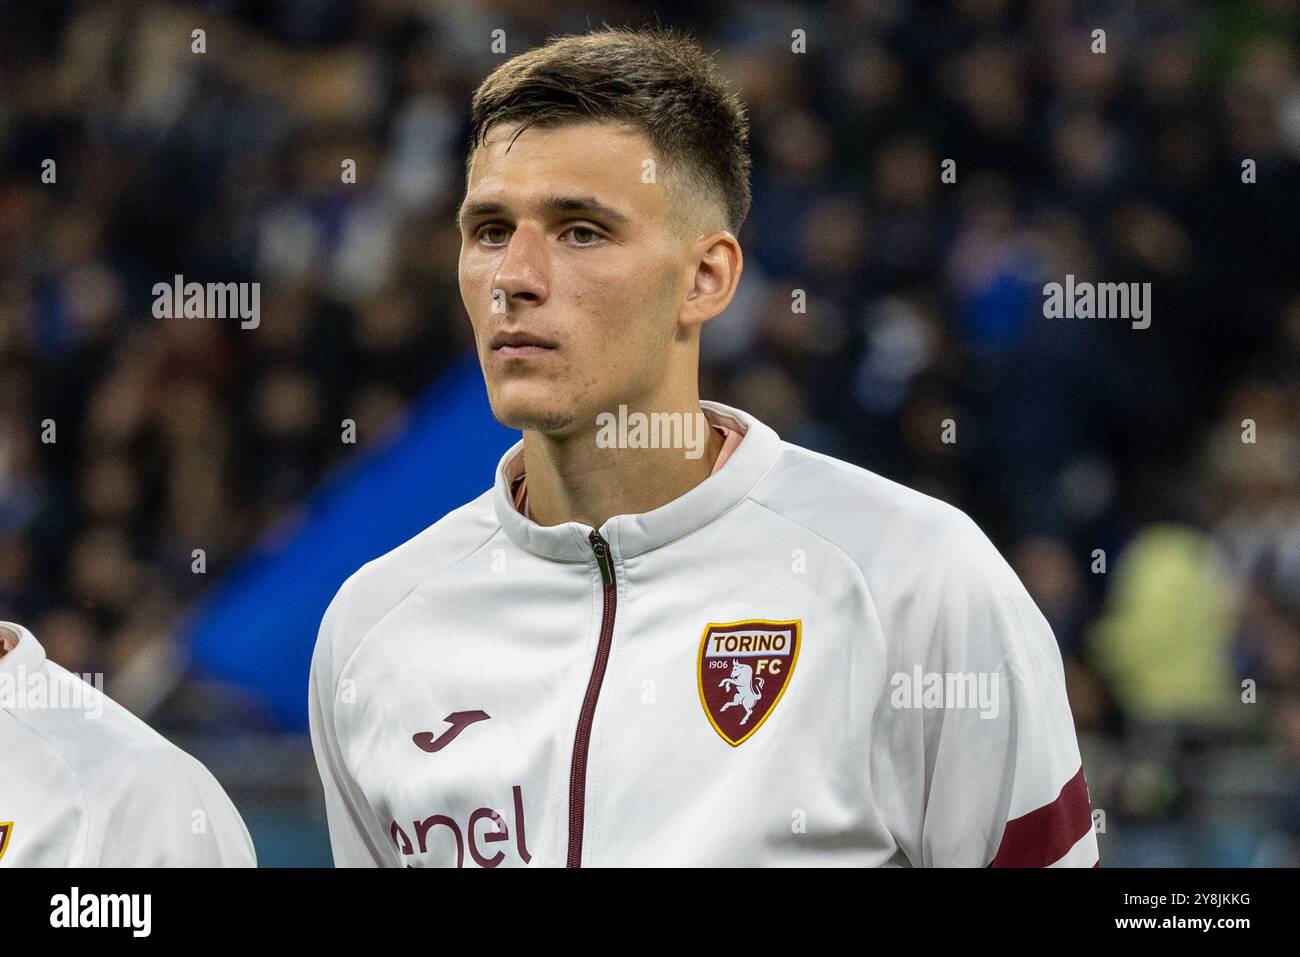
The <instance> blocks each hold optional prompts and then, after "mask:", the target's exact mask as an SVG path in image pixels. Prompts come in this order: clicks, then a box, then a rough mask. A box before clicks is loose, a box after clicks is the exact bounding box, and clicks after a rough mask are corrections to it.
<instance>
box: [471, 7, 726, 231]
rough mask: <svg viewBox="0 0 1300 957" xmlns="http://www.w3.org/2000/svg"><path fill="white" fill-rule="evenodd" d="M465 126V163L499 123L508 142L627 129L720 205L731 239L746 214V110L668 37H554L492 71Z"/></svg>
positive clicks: (667, 33)
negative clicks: (619, 125) (535, 135)
mask: <svg viewBox="0 0 1300 957" xmlns="http://www.w3.org/2000/svg"><path fill="white" fill-rule="evenodd" d="M470 118H471V125H470V143H469V156H470V159H472V157H473V155H474V151H475V150H476V149H477V148H478V147H479V146H481V145H482V144H483V141H484V139H485V138H486V136H487V132H488V129H489V128H490V127H491V126H493V125H494V124H497V123H503V122H504V123H519V124H520V126H519V129H517V130H516V131H515V133H514V135H513V136H512V138H511V139H512V142H513V138H514V136H518V135H519V134H520V133H522V132H523V131H524V129H526V128H527V127H529V126H531V125H534V124H537V125H539V126H541V127H549V126H557V125H560V124H562V123H565V122H573V121H579V120H613V121H622V122H630V123H633V124H635V125H637V126H638V127H640V128H641V129H642V130H643V131H644V132H645V134H646V137H647V138H648V139H649V140H650V143H651V145H652V146H653V147H654V149H655V152H656V153H657V154H658V157H659V159H660V161H661V162H662V163H665V164H667V165H669V166H671V167H672V168H673V169H675V170H676V171H678V172H679V173H680V175H681V176H682V177H683V178H684V179H685V180H686V181H687V182H688V183H690V184H692V185H693V186H695V187H697V188H700V189H702V190H703V191H705V192H706V193H708V194H710V195H711V196H712V197H714V198H716V199H717V201H718V202H719V203H720V205H721V208H722V210H723V212H724V214H725V215H726V218H727V227H728V228H729V229H730V230H731V231H732V233H739V231H740V227H741V224H742V223H744V221H745V217H746V216H747V215H748V213H749V203H750V192H749V171H750V158H749V120H748V117H747V116H746V114H745V108H744V105H743V104H742V103H741V102H740V99H739V97H737V96H736V95H735V94H734V93H733V92H731V90H730V89H729V88H728V86H727V84H726V82H725V81H724V80H723V78H722V76H721V74H720V73H719V72H718V70H717V68H716V67H715V66H714V64H713V62H712V61H711V59H710V58H709V57H708V56H706V55H705V54H704V52H703V51H702V50H701V49H700V48H699V46H697V45H696V44H695V42H694V41H693V40H691V39H690V38H689V37H687V36H686V35H684V34H681V33H678V32H676V31H674V30H672V29H670V28H667V27H661V26H655V27H645V28H641V29H624V28H613V27H606V28H604V29H601V30H597V31H595V32H593V33H588V34H583V35H578V36H562V37H553V38H551V39H550V40H548V41H547V42H546V43H545V44H544V45H543V46H540V47H537V48H535V49H532V50H529V51H527V52H525V53H520V54H518V55H517V56H514V57H512V58H510V59H509V60H507V61H506V62H505V63H503V64H501V66H499V67H497V68H496V69H495V70H493V71H492V73H491V74H490V75H489V76H488V78H487V79H485V80H484V81H483V82H482V84H480V86H479V88H478V89H477V90H476V91H475V93H474V98H473V101H472V103H471V106H470ZM466 163H467V170H468V163H469V159H467V161H466Z"/></svg>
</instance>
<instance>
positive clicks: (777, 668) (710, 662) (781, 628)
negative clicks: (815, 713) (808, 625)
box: [699, 619, 802, 747]
mask: <svg viewBox="0 0 1300 957" xmlns="http://www.w3.org/2000/svg"><path fill="white" fill-rule="evenodd" d="M801 627H802V623H801V620H800V619H795V620H794V621H766V620H752V621H727V622H710V623H709V624H708V626H707V627H705V629H704V638H703V639H701V641H700V662H699V683H700V703H701V704H702V705H704V713H705V714H707V715H708V716H709V723H710V724H712V725H713V729H714V730H715V731H717V732H718V734H720V735H722V740H724V741H726V742H727V743H728V744H730V745H731V746H733V747H735V746H736V745H738V744H740V743H742V742H743V741H745V740H747V739H748V738H749V736H750V735H751V734H753V733H754V732H755V731H757V730H758V729H759V726H760V725H762V723H763V722H764V721H766V720H767V716H768V715H769V714H771V713H772V709H773V708H775V707H776V703H777V702H778V701H780V700H781V695H782V694H784V693H785V689H786V686H787V685H788V684H789V683H790V675H791V674H793V673H794V665H795V662H796V661H798V659H799V638H800V631H801Z"/></svg>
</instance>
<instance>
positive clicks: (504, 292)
mask: <svg viewBox="0 0 1300 957" xmlns="http://www.w3.org/2000/svg"><path fill="white" fill-rule="evenodd" d="M492 294H493V297H494V298H504V299H505V300H507V301H508V302H541V301H542V300H544V299H545V298H546V242H545V237H544V235H543V234H542V232H541V230H539V229H534V228H532V227H526V226H522V225H521V226H519V227H518V228H516V229H515V231H514V233H512V234H511V236H510V242H509V243H508V244H507V246H506V254H505V256H504V257H502V259H501V265H500V266H499V267H498V268H497V274H496V276H495V278H494V281H493V284H492Z"/></svg>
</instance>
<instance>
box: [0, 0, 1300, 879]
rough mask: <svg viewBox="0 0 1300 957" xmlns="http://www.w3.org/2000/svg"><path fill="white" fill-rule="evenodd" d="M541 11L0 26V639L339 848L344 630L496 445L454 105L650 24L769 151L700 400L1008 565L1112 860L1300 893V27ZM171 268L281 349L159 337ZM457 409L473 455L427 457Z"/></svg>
mask: <svg viewBox="0 0 1300 957" xmlns="http://www.w3.org/2000/svg"><path fill="white" fill-rule="evenodd" d="M545 7H546V9H542V7H541V6H539V5H537V4H535V3H532V2H523V0H521V2H477V3H474V2H444V0H433V2H415V0H374V2H344V0H278V2H263V3H251V2H250V3H240V2H212V3H197V4H173V3H162V2H145V0H115V2H104V3H75V2H60V0H40V2H38V3H27V2H16V3H15V2H6V3H0V11H2V13H0V618H4V619H9V620H15V621H19V622H21V623H23V624H25V625H27V626H28V627H29V628H31V629H32V631H33V632H34V633H35V634H36V636H37V638H38V639H39V640H41V641H42V643H43V644H44V645H45V647H46V650H47V653H48V654H49V656H50V657H51V658H52V659H53V660H56V661H58V662H59V663H60V664H62V665H64V666H65V667H67V668H68V669H70V670H73V671H78V672H88V671H104V672H105V673H106V675H107V690H108V691H109V693H110V694H112V695H113V696H114V697H116V698H117V699H118V700H120V701H122V703H123V704H125V705H126V706H127V707H129V708H131V709H132V710H134V711H135V712H136V713H138V714H140V715H141V716H142V717H145V718H146V719H148V720H149V721H151V722H152V723H153V724H154V725H155V726H156V727H159V728H160V729H161V730H162V731H163V732H164V733H165V734H167V735H168V736H169V737H170V738H172V739H173V740H176V741H177V742H178V743H180V744H182V746H184V747H186V748H189V749H190V750H192V751H193V752H194V753H195V754H196V755H197V756H199V757H200V758H201V759H202V760H204V761H205V762H206V763H207V764H208V765H209V766H210V767H211V768H212V770H213V771H214V773H215V774H216V775H217V776H218V778H219V779H220V780H221V781H222V782H223V783H224V784H225V785H226V787H227V788H228V790H229V791H230V793H231V795H232V797H233V798H234V799H235V801H236V803H237V805H238V806H239V807H240V809H241V811H242V812H243V813H244V815H245V818H246V820H247V822H248V824H249V827H250V829H251V830H252V831H253V834H254V838H255V840H256V843H257V846H258V852H259V858H260V860H261V862H262V863H263V864H289V863H328V861H329V853H328V842H327V837H326V833H325V828H324V820H323V808H322V806H321V804H320V799H319V793H318V784H317V782H316V772H315V768H314V765H313V763H312V760H311V752H310V747H309V744H308V743H307V740H306V738H305V736H304V734H303V733H302V732H303V728H304V727H305V724H304V719H303V718H302V709H303V708H305V703H304V699H305V681H306V656H307V655H309V654H310V643H311V640H312V639H313V638H314V636H315V630H316V627H317V626H318V624H319V621H320V614H321V613H322V612H323V610H324V605H325V602H327V601H328V598H329V597H330V595H332V594H333V590H334V589H336V588H337V587H338V585H339V584H340V583H341V582H342V580H343V578H344V577H346V575H347V574H348V572H349V571H351V570H352V569H355V568H356V567H357V566H358V565H359V564H360V563H361V562H362V561H365V560H366V559H368V558H370V557H374V556H375V555H378V554H380V553H381V552H383V551H385V550H387V548H390V547H392V546H393V545H396V544H397V543H398V542H400V541H401V540H403V539H404V538H405V537H408V536H409V534H413V533H414V531H416V530H418V529H419V528H422V527H424V526H426V525H428V524H430V523H432V522H433V521H435V520H436V519H437V518H439V517H440V516H441V514H442V513H443V512H445V511H446V510H448V509H449V508H451V507H452V506H454V505H455V504H459V503H460V502H462V501H465V500H468V498H470V497H472V496H473V494H476V493H477V492H478V491H481V490H483V489H486V488H487V487H488V486H489V484H490V483H491V480H492V474H491V469H492V467H493V466H494V465H495V461H496V457H498V456H499V455H500V454H501V452H503V451H504V450H505V448H506V447H507V446H508V445H509V444H510V442H511V441H513V436H512V434H510V433H506V432H505V431H504V430H500V431H493V430H491V429H486V430H485V428H484V427H483V426H482V422H483V421H484V420H486V421H487V422H488V423H489V424H490V418H487V413H486V403H485V402H484V401H482V399H481V393H482V391H483V390H482V380H481V378H480V377H478V375H477V372H476V371H475V370H474V369H473V364H474V358H473V354H472V342H473V340H472V336H471V333H470V328H469V323H468V320H467V318H466V317H465V314H464V311H463V307H462V304H461V302H460V298H459V293H458V290H457V281H456V262H457V255H458V251H459V242H460V240H459V234H458V233H457V231H456V230H455V228H454V227H453V226H452V225H451V223H452V216H453V213H454V211H455V209H456V207H457V206H458V204H459V202H460V199H461V197H462V193H463V185H464V184H463V172H462V170H463V167H462V164H463V160H464V150H465V138H466V133H467V117H468V101H469V97H470V94H471V93H472V91H473V90H474V88H475V87H476V85H477V84H478V83H479V82H480V81H481V80H482V79H483V78H484V77H485V76H486V75H487V74H488V73H489V72H490V71H491V70H492V69H493V68H494V67H495V66H497V65H498V64H499V63H501V62H502V61H503V60H504V59H505V58H506V57H507V56H508V55H511V54H514V53H518V52H521V51H523V50H525V49H527V48H529V47H532V46H535V45H537V44H539V43H541V42H543V41H544V40H545V39H546V38H547V37H548V36H551V35H554V34H558V33H574V32H579V33H580V32H586V31H587V30H589V29H591V28H593V27H598V26H600V25H601V24H602V23H609V24H611V25H639V24H643V23H645V22H647V21H649V20H652V19H657V20H658V21H659V22H661V23H664V24H671V25H674V26H680V27H684V28H687V29H689V30H691V31H692V32H693V33H694V35H695V36H696V37H697V39H699V40H700V41H701V43H702V44H703V45H704V46H705V48H706V49H708V50H710V51H716V54H717V57H718V60H719V62H720V64H721V65H722V67H723V69H724V71H725V72H726V74H727V75H728V76H729V77H730V78H731V80H732V81H733V83H734V85H735V86H736V88H737V90H738V92H740V94H741V95H742V97H743V99H744V100H745V102H746V103H747V105H748V107H749V110H750V115H751V120H752V125H753V154H754V176H753V187H754V203H753V211H752V213H751V215H750V219H749V221H748V222H747V223H746V225H745V227H744V230H743V232H742V234H741V236H740V239H741V243H742V246H743V247H744V250H745V254H746V268H745V276H744V280H743V282H742V285H741V290H740V293H739V295H738V296H737V298H736V301H735V303H734V305H733V306H732V307H731V308H730V309H729V310H728V312H727V313H726V314H725V315H724V316H722V317H720V318H719V319H718V320H716V321H714V322H712V323H710V324H709V326H708V327H707V329H706V331H705V333H704V339H703V348H704V372H703V382H702V390H701V394H702V395H703V397H705V398H709V399H716V400H719V401H722V402H726V403H729V404H733V405H737V406H740V407H741V408H744V409H746V410H748V411H750V412H752V413H754V414H755V415H757V416H758V417H759V418H760V419H763V420H765V421H766V422H768V423H769V424H770V425H772V426H773V427H774V428H775V429H776V430H777V432H778V433H779V434H781V436H782V437H783V438H785V439H787V440H790V441H793V442H796V443H799V444H802V445H806V446H809V447H811V448H814V449H818V450H820V451H824V452H827V453H829V454H832V455H835V456H839V457H841V458H845V459H848V460H850V461H852V462H855V463H858V464H860V465H863V466H865V467H867V468H870V469H872V470H874V471H877V472H880V473H882V474H884V475H886V476H888V477H890V478H893V479H895V480H898V481H901V482H903V483H906V484H908V485H912V486H914V487H917V488H919V489H921V490H923V491H926V492H928V493H930V494H933V495H936V496H939V497H941V498H943V499H946V500H948V501H950V502H953V503H954V504H956V505H958V506H960V507H961V508H963V509H965V510H966V511H968V512H969V513H970V514H971V515H972V516H973V517H974V518H975V519H976V520H977V521H978V522H979V524H980V525H981V526H982V527H983V528H984V529H985V530H986V531H987V532H988V533H989V535H990V536H991V537H992V538H993V540H994V541H995V542H996V543H997V544H998V546H999V548H1001V549H1002V551H1003V553H1004V554H1006V555H1007V557H1008V559H1009V560H1010V561H1011V562H1012V564H1013V565H1014V567H1015V568H1016V570H1017V571H1018V573H1019V574H1020V575H1021V576H1022V578H1023V580H1024V581H1025V584H1026V585H1027V586H1028V588H1029V590H1030V592H1031V593H1032V594H1033V596H1034V598H1035V600H1036V601H1037V603H1038V605H1039V607H1040V608H1041V609H1042V610H1043V612H1044V614H1045V615H1046V616H1047V617H1048V619H1049V620H1050V621H1051V623H1052V626H1053V628H1054V630H1055V633H1056V636H1057V639H1058V641H1059V642H1060V645H1061V651H1062V654H1063V656H1064V658H1065V662H1066V672H1067V677H1068V680H1069V691H1070V698H1071V704H1072V706H1073V709H1074V714H1075V718H1076V721H1077V724H1078V729H1079V735H1080V745H1081V748H1082V749H1083V752H1084V765H1085V769H1086V773H1087V777H1088V782H1089V785H1090V788H1091V793H1092V800H1093V805H1094V807H1095V808H1096V809H1097V810H1098V811H1099V812H1101V814H1100V815H1099V822H1098V826H1099V830H1100V831H1101V833H1099V835H1098V838H1099V842H1100V846H1101V857H1102V863H1103V866H1125V865H1157V866H1166V865H1168V866H1175V865H1285V866H1295V865H1296V864H1297V863H1300V11H1298V8H1297V4H1295V3H1293V2H1286V0H1250V2H1247V0H1242V2H1222V3H1211V2H1162V0H1142V2H1140V3H1139V2H1124V3H1105V2H1070V3H1067V2H1053V0H1043V2H1034V3H1015V2H1008V0H965V2H948V3H908V2H903V0H870V2H868V0H862V2H830V3H763V2H748V0H745V2H741V0H737V2H720V3H712V4H700V3H685V2H667V3H658V4H654V5H650V4H632V3H613V2H610V3H588V4H578V3H551V4H546V5H545ZM195 29H202V30H203V31H205V40H206V52H205V53H202V54H197V53H193V52H191V43H192V36H191V32H192V31H193V30H195ZM1097 29H1102V30H1105V32H1106V52H1105V53H1104V54H1098V53H1094V52H1093V50H1092V48H1093V42H1094V40H1093V36H1092V31H1094V30H1097ZM494 30H502V31H504V43H505V48H506V53H504V54H501V53H493V52H492V42H493V31H494ZM795 30H803V31H806V36H807V52H805V53H793V52H791V43H792V38H791V34H792V31H795ZM345 158H348V159H353V160H355V162H356V166H357V171H358V173H357V178H356V182H355V183H345V182H342V180H341V176H340V170H341V167H340V164H341V162H342V161H343V160H344V159H345ZM945 159H953V160H955V161H956V164H957V166H956V171H957V181H956V183H952V184H948V183H943V182H941V181H940V175H939V174H940V169H941V163H942V162H943V161H944V160H945ZM46 160H54V162H55V168H56V170H57V178H56V181H55V182H53V183H48V182H42V178H41V173H42V164H43V163H44V161H46ZM1245 160H1252V161H1253V163H1254V167H1255V178H1256V182H1253V183H1244V182H1243V166H1242V164H1243V161H1245ZM176 274H183V275H184V277H185V279H186V280H187V281H199V282H209V281H216V282H232V281H234V282H259V283H260V284H261V323H260V325H259V326H258V328H256V329H241V328H240V325H239V323H238V322H237V321H233V320H195V319H191V320H185V319H155V318H154V317H153V315H152V311H151V307H152V301H153V294H152V287H153V285H154V283H156V282H171V280H172V277H173V276H174V275H176ZM1066 274H1073V275H1074V276H1075V277H1076V279H1077V280H1094V281H1101V282H1150V283H1151V284H1152V303H1153V306H1152V322H1151V326H1150V328H1148V329H1143V330H1137V329H1133V328H1131V326H1130V324H1129V322H1128V321H1125V320H1117V319H1046V318H1044V317H1043V315H1042V304H1043V286H1044V284H1045V283H1047V282H1053V281H1057V282H1059V281H1063V278H1064V276H1065V275H1066ZM795 289H802V290H805V291H806V294H807V297H808V309H807V312H806V314H799V313H794V312H792V311H791V306H790V304H791V295H792V291H793V290H795ZM467 369H468V373H467V372H466V370H467ZM458 403H459V404H458ZM465 403H469V405H465ZM474 403H478V405H474ZM463 408H469V409H471V410H472V414H471V413H469V412H465V413H462V412H461V411H460V410H462V409H463ZM453 409H454V410H456V411H455V414H454V415H453V414H452V412H451V411H450V410H453ZM949 418H951V419H953V420H954V421H955V422H956V423H957V429H958V432H957V441H956V442H955V443H952V444H945V443H944V442H942V441H941V440H940V435H941V432H940V423H941V422H942V421H943V420H944V419H949ZM344 419H352V420H354V421H355V423H356V432H357V436H358V441H357V443H356V444H349V443H346V442H344V441H341V439H340V427H339V424H340V422H341V421H342V420H344ZM452 419H456V420H464V421H465V422H469V423H470V424H471V425H473V424H474V423H478V425H477V426H475V428H474V429H473V430H472V434H474V435H487V436H488V438H487V439H484V440H483V441H484V442H486V443H487V446H488V447H485V448H482V449H477V448H476V447H474V446H473V445H472V443H471V442H470V440H468V439H467V440H466V443H467V444H466V445H465V450H466V451H465V453H464V455H463V456H455V455H453V456H431V455H429V454H428V453H420V452H419V451H418V450H419V449H421V448H422V446H420V445H419V441H420V436H424V438H425V439H426V440H429V439H431V438H432V437H436V438H437V439H438V441H437V442H433V443H431V444H430V445H429V447H434V448H447V447H448V441H449V438H448V436H449V435H451V434H452V433H449V432H447V431H446V430H447V429H450V428H453V423H451V422H450V420H452ZM47 420H52V421H53V423H55V427H56V430H57V432H56V435H57V439H56V441H54V442H48V441H43V440H42V435H43V430H44V429H45V423H46V422H47ZM1243 420H1251V421H1252V422H1253V424H1254V429H1255V433H1254V436H1253V438H1254V441H1253V442H1252V441H1243ZM422 430H423V431H422ZM440 430H442V431H440ZM466 434H469V433H466ZM454 447H455V446H454ZM403 456H405V458H403ZM402 463H413V465H412V464H406V465H403V464H402ZM465 472H468V476H467V477H465V476H464V475H463V473H465ZM398 473H401V477H395V476H397V475H398ZM457 475H460V476H461V477H460V479H459V481H462V482H464V481H468V486H465V488H468V489H470V490H471V491H469V492H468V493H466V492H465V491H464V488H462V487H461V486H460V485H457V484H456V482H457V481H458V479H457ZM395 481H396V482H397V483H398V484H397V485H394V484H393V483H394V482H395ZM402 482H405V483H406V484H405V485H403V484H401V483H402ZM395 488H397V489H406V490H409V489H415V490H417V492H416V493H414V494H407V493H405V492H403V493H400V494H398V493H394V491H393V490H394V489H395ZM426 493H427V494H426ZM440 496H441V497H440ZM391 501H395V502H398V503H399V504H400V505H401V506H403V507H404V508H405V509H406V511H405V512H404V514H403V515H402V517H401V519H400V521H397V520H394V521H393V522H389V521H388V520H387V519H381V517H380V516H379V513H378V512H375V513H373V514H372V513H371V512H370V511H369V510H368V509H369V508H370V507H371V505H370V504H369V503H375V504H374V505H373V507H374V508H375V509H378V508H380V505H379V504H378V503H380V502H391ZM403 523H404V524H403ZM313 535H315V538H314V539H313V538H312V536H313ZM295 548H298V549H299V551H297V552H294V551H293V550H294V549H295ZM195 549H202V550H203V554H204V558H205V561H206V568H205V569H203V571H202V573H196V572H195V566H194V554H195V552H194V550H195ZM1098 550H1100V551H1098ZM304 552H305V553H306V554H309V555H310V556H312V560H309V561H304V558H303V555H304ZM1099 556H1100V557H1099ZM1101 560H1104V562H1105V566H1104V571H1103V570H1102V569H1101V567H1100V565H1099V562H1100V561H1101ZM318 566H319V567H318ZM313 570H314V571H315V572H316V578H315V579H314V580H312V581H307V580H306V579H305V578H304V577H303V576H306V575H310V573H311V571H313ZM258 589H261V590H260V591H259V590H258ZM295 596H297V597H295ZM322 596H323V597H322ZM295 601H296V602H297V604H295ZM277 609H278V610H279V612H277ZM277 613H278V614H279V617H278V618H277V617H276V616H277ZM277 682H278V685H277ZM1243 682H1249V684H1247V685H1245V686H1243ZM1243 699H1244V700H1243Z"/></svg>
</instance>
